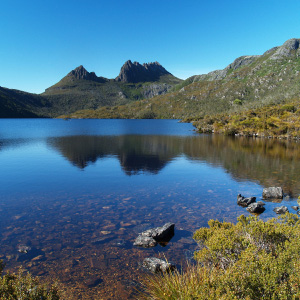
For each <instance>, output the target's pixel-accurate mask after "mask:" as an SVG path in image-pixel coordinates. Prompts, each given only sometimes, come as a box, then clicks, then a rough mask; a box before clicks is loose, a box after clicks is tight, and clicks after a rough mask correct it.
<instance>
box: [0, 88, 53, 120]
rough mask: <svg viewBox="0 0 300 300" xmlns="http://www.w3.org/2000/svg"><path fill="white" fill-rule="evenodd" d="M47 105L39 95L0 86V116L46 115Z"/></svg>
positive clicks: (28, 116) (31, 116)
mask: <svg viewBox="0 0 300 300" xmlns="http://www.w3.org/2000/svg"><path fill="white" fill-rule="evenodd" d="M49 105H50V104H49V103H48V101H47V100H46V99H45V98H43V97H41V96H39V95H36V94H30V93H25V92H22V91H18V90H11V89H7V88H3V87H0V118H37V117H46V116H48V112H47V111H48V107H49Z"/></svg>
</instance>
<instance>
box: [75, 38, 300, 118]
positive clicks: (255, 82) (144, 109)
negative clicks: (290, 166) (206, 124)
mask: <svg viewBox="0 0 300 300" xmlns="http://www.w3.org/2000/svg"><path fill="white" fill-rule="evenodd" d="M299 44H300V39H290V40H288V41H286V42H285V43H284V44H283V45H282V46H279V47H274V48H271V49H270V50H268V51H266V52H265V53H263V54H262V55H247V56H241V57H239V58H237V59H236V60H234V61H233V62H232V63H231V64H229V65H228V66H227V67H226V68H224V69H223V70H216V71H213V72H210V73H208V74H202V75H195V76H192V77H190V78H188V79H186V80H185V81H183V82H181V83H180V84H178V85H176V86H175V87H174V88H173V89H172V91H171V92H169V93H167V94H164V95H159V96H156V97H154V98H152V99H151V100H142V101H138V102H134V103H129V104H127V105H122V106H118V107H114V108H109V107H108V108H105V109H104V108H99V109H98V110H95V111H80V112H78V113H75V114H73V116H74V117H76V116H79V115H80V117H87V116H92V117H100V118H101V117H110V116H113V117H119V118H138V117H143V116H152V117H155V118H178V119H190V120H191V119H201V118H203V117H205V116H211V115H215V114H216V113H226V114H235V113H238V112H243V111H246V110H251V109H257V108H259V107H264V106H266V105H276V104H280V103H285V102H288V101H290V100H291V99H299V98H300V97H299V95H300V48H299Z"/></svg>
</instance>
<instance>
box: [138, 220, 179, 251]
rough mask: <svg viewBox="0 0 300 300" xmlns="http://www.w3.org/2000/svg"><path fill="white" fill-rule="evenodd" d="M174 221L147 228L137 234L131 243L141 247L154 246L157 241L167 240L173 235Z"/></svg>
mask: <svg viewBox="0 0 300 300" xmlns="http://www.w3.org/2000/svg"><path fill="white" fill-rule="evenodd" d="M174 227H175V224H174V223H166V224H165V225H164V226H162V227H156V228H152V229H148V230H146V231H143V232H142V233H140V234H139V236H138V237H137V238H136V239H135V241H134V243H133V245H134V246H141V247H145V248H148V247H154V246H156V245H157V242H168V241H169V240H170V239H171V238H172V237H173V236H174Z"/></svg>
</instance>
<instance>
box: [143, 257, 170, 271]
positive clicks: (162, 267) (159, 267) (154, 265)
mask: <svg viewBox="0 0 300 300" xmlns="http://www.w3.org/2000/svg"><path fill="white" fill-rule="evenodd" d="M143 267H144V268H146V269H148V270H149V271H151V272H153V273H158V272H169V271H173V270H175V265H173V264H171V263H168V262H166V261H164V260H162V259H159V258H156V257H148V258H145V259H144V261H143Z"/></svg>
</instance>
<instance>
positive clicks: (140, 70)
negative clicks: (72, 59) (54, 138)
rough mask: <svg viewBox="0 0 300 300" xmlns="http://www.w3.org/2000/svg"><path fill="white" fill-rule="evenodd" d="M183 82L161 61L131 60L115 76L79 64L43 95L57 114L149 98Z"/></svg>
mask: <svg viewBox="0 0 300 300" xmlns="http://www.w3.org/2000/svg"><path fill="white" fill-rule="evenodd" d="M180 82H182V80H181V79H178V78H176V77H174V76H173V75H172V74H171V73H169V72H168V71H167V70H165V69H164V68H163V67H162V66H161V65H160V64H159V63H157V62H155V63H147V64H143V65H141V64H139V63H137V62H134V63H132V62H131V61H130V60H129V61H127V62H126V63H125V64H124V65H123V66H122V68H121V71H120V74H119V76H117V77H116V78H115V79H107V78H104V77H98V76H97V75H96V74H95V73H94V72H88V71H87V70H86V69H85V68H84V67H83V66H79V67H78V68H76V69H74V70H72V71H71V72H70V73H68V74H67V75H66V76H65V77H64V78H62V79H61V80H60V81H59V82H58V83H56V84H54V85H53V86H51V87H49V88H47V89H46V90H45V92H44V93H43V94H42V96H43V97H45V98H46V99H47V100H48V101H49V102H50V103H51V104H52V106H53V107H55V110H54V111H55V112H56V113H57V114H66V113H72V112H74V111H76V110H79V109H97V108H98V107H102V106H113V105H122V104H126V103H129V102H131V101H136V100H139V99H148V98H151V97H154V96H157V95H161V94H165V93H167V92H168V91H169V90H171V89H172V88H173V87H174V86H175V85H176V84H178V83H180Z"/></svg>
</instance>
